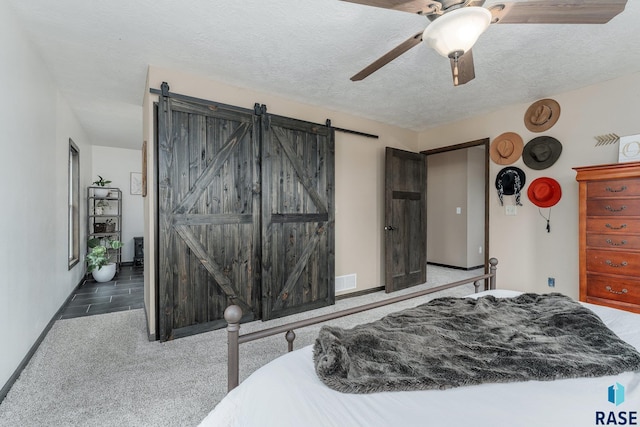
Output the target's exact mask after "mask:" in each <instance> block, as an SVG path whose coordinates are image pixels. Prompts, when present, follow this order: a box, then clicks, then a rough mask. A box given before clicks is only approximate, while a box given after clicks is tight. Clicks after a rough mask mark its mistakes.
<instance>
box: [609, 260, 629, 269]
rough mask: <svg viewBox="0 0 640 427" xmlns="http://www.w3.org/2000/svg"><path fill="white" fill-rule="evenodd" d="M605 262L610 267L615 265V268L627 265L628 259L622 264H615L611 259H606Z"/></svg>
mask: <svg viewBox="0 0 640 427" xmlns="http://www.w3.org/2000/svg"><path fill="white" fill-rule="evenodd" d="M604 263H605V264H607V265H608V266H609V267H615V268H618V267H626V266H627V261H622V262H621V263H620V264H614V263H612V262H611V260H606V261H605V262H604Z"/></svg>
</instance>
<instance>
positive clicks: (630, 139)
mask: <svg viewBox="0 0 640 427" xmlns="http://www.w3.org/2000/svg"><path fill="white" fill-rule="evenodd" d="M618 144H620V146H619V150H618V163H624V162H638V161H640V134H638V135H630V136H623V137H621V138H620V142H619V143H618Z"/></svg>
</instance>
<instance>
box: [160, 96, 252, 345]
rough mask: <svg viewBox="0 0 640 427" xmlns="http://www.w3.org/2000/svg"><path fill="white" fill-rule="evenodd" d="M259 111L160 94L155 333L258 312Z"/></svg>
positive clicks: (167, 335) (182, 331)
mask: <svg viewBox="0 0 640 427" xmlns="http://www.w3.org/2000/svg"><path fill="white" fill-rule="evenodd" d="M259 120H260V119H259V117H258V116H255V115H254V114H252V112H251V111H246V112H239V111H236V110H226V109H225V108H221V107H216V106H211V105H202V104H198V103H192V102H185V101H181V100H177V99H175V98H168V97H160V102H159V108H158V162H159V163H158V186H159V187H158V217H159V225H158V227H159V232H158V241H159V243H158V244H159V259H158V265H159V268H158V270H159V271H158V298H159V301H158V316H159V338H160V339H161V340H168V339H172V338H177V337H179V336H182V335H188V334H193V333H196V332H200V331H204V330H210V329H214V328H216V327H223V326H224V325H226V322H224V320H223V312H224V309H225V308H226V307H227V306H228V305H229V304H231V303H234V304H237V305H239V306H240V307H242V310H243V313H244V314H245V320H248V319H251V318H258V317H259V315H260V144H259V132H260V125H259Z"/></svg>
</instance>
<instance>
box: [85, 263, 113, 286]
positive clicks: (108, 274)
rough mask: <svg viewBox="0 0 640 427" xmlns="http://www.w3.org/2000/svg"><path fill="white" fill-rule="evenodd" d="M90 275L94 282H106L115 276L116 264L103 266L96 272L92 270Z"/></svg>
mask: <svg viewBox="0 0 640 427" xmlns="http://www.w3.org/2000/svg"><path fill="white" fill-rule="evenodd" d="M91 275H92V276H93V278H94V279H95V280H96V282H108V281H109V280H111V279H113V277H114V276H115V275H116V263H115V262H111V263H109V264H107V265H103V266H102V267H100V268H99V269H97V270H93V271H92V272H91Z"/></svg>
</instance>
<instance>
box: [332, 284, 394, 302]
mask: <svg viewBox="0 0 640 427" xmlns="http://www.w3.org/2000/svg"><path fill="white" fill-rule="evenodd" d="M379 291H384V286H378V287H375V288H369V289H365V290H363V291H357V292H349V293H348V294H342V295H336V301H337V300H341V299H345V298H353V297H360V296H362V295H367V294H372V293H374V292H379Z"/></svg>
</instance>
